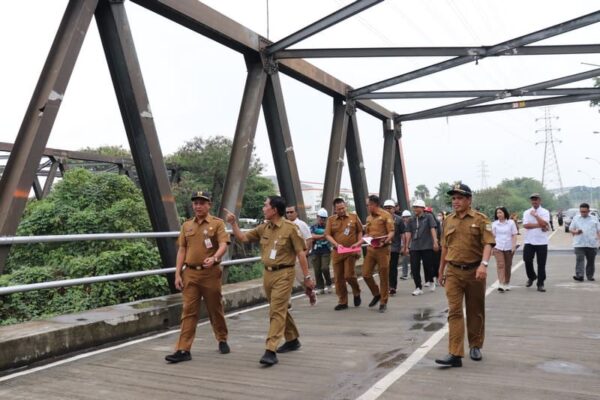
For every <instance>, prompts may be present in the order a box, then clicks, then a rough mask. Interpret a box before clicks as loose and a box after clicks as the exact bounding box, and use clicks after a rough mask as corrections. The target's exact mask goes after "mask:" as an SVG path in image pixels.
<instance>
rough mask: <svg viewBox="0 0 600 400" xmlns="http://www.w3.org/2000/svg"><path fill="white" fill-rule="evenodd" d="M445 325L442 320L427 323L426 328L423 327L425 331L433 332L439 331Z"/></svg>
mask: <svg viewBox="0 0 600 400" xmlns="http://www.w3.org/2000/svg"><path fill="white" fill-rule="evenodd" d="M443 326H444V324H442V323H441V322H432V323H430V324H429V325H427V326H426V327H425V328H423V330H424V331H425V332H433V331H438V330H440V329H442V327H443Z"/></svg>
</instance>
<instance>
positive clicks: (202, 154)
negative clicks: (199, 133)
mask: <svg viewBox="0 0 600 400" xmlns="http://www.w3.org/2000/svg"><path fill="white" fill-rule="evenodd" d="M232 145H233V142H232V141H231V139H229V138H226V137H223V136H214V137H209V138H207V139H204V138H200V137H195V138H194V139H192V140H190V141H189V142H186V143H185V144H184V145H183V146H182V147H181V148H180V149H179V150H177V151H176V152H175V153H174V154H172V155H170V156H168V157H167V163H169V164H173V165H176V166H178V167H179V168H180V169H181V173H180V177H181V179H180V181H179V182H178V183H177V184H176V185H175V186H174V187H173V193H174V194H175V196H176V199H177V208H178V210H179V213H180V215H184V216H187V217H190V216H191V215H192V213H191V209H190V199H189V196H190V193H192V192H193V191H196V190H199V189H208V190H209V191H210V192H211V193H212V196H213V210H212V211H213V212H216V211H217V210H218V209H219V207H220V205H221V199H222V197H223V185H224V184H225V176H226V175H227V166H228V163H229V156H230V154H231V148H232ZM263 169H264V165H263V164H262V163H261V162H260V160H259V159H258V158H256V157H255V156H254V155H253V156H252V159H251V161H250V170H249V176H248V180H247V181H246V192H245V195H244V199H243V203H242V211H241V215H242V216H243V217H248V218H256V217H260V216H261V215H262V212H261V210H262V205H263V202H264V199H265V197H266V196H268V195H270V194H273V193H275V187H274V185H273V183H272V182H271V181H270V180H269V179H267V178H264V177H261V176H260V173H261V172H262V171H263Z"/></svg>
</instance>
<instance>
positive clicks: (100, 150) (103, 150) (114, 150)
mask: <svg viewBox="0 0 600 400" xmlns="http://www.w3.org/2000/svg"><path fill="white" fill-rule="evenodd" d="M79 151H82V152H85V153H94V154H100V155H103V156H110V157H126V158H131V151H129V150H128V149H126V148H124V147H123V146H120V145H119V146H99V147H84V148H82V149H80V150H79Z"/></svg>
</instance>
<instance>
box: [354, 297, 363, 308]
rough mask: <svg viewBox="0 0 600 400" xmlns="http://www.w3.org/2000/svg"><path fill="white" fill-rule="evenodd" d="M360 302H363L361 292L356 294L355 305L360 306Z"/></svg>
mask: <svg viewBox="0 0 600 400" xmlns="http://www.w3.org/2000/svg"><path fill="white" fill-rule="evenodd" d="M360 303H362V300H361V298H360V294H359V295H358V296H354V307H358V306H360Z"/></svg>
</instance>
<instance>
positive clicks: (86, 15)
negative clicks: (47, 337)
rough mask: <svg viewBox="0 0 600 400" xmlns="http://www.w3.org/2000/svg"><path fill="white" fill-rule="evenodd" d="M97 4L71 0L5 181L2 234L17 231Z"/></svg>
mask: <svg viewBox="0 0 600 400" xmlns="http://www.w3.org/2000/svg"><path fill="white" fill-rule="evenodd" d="M97 3H98V0H71V1H70V2H69V4H68V5H67V8H66V10H65V13H64V15H63V19H62V21H61V23H60V26H59V27H58V31H57V32H56V36H55V37H54V42H53V43H52V47H51V48H50V52H49V53H48V57H47V58H46V63H45V64H44V68H43V69H42V73H41V74H40V78H39V79H38V83H37V86H36V87H35V90H34V92H33V96H32V97H31V101H30V103H29V107H28V108H27V112H26V113H25V117H24V118H23V122H22V123H21V127H20V129H19V133H18V135H17V138H16V140H15V144H14V147H13V151H12V152H11V153H10V157H9V158H8V161H7V163H6V168H5V169H4V173H3V174H2V179H1V180H0V235H1V236H12V235H14V234H15V233H16V232H17V227H18V226H19V220H20V219H21V215H22V214H23V210H24V209H25V205H26V204H27V199H28V198H29V192H30V190H31V185H32V182H33V181H34V179H35V175H36V172H37V168H38V166H39V162H40V160H41V158H42V154H43V152H44V148H45V147H46V143H47V142H48V137H49V136H50V131H51V130H52V126H53V125H54V121H55V119H56V115H57V114H58V110H59V108H60V105H61V103H62V99H63V97H64V95H65V91H66V89H67V85H68V83H69V79H70V78H71V73H72V72H73V67H74V66H75V61H76V60H77V56H78V55H79V51H80V50H81V45H82V43H83V39H84V38H85V34H86V33H87V30H88V28H89V25H90V22H91V20H92V16H93V15H94V10H95V9H96V5H97ZM9 250H10V248H9V247H8V246H2V247H0V274H1V273H3V272H4V267H5V264H6V258H7V257H8V252H9Z"/></svg>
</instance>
